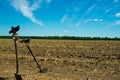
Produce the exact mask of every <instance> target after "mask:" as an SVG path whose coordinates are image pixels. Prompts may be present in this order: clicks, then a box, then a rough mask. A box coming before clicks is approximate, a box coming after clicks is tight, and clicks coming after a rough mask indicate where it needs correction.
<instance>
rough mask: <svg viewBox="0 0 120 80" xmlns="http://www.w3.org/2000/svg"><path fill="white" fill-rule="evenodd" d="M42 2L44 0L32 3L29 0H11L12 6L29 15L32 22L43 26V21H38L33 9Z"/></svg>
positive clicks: (26, 15) (24, 14)
mask: <svg viewBox="0 0 120 80" xmlns="http://www.w3.org/2000/svg"><path fill="white" fill-rule="evenodd" d="M41 2H42V0H37V1H36V2H34V3H32V5H30V2H29V1H28V0H11V4H12V6H13V7H14V8H15V9H16V10H17V11H20V12H21V13H22V15H23V16H25V17H27V18H28V19H30V20H31V21H32V22H34V23H36V24H39V25H40V26H43V23H42V22H41V21H38V20H37V19H36V18H35V17H34V14H33V11H34V10H36V9H38V8H39V7H40V3H41Z"/></svg>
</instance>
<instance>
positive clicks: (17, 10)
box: [0, 0, 120, 37]
mask: <svg viewBox="0 0 120 80" xmlns="http://www.w3.org/2000/svg"><path fill="white" fill-rule="evenodd" d="M17 25H20V31H19V32H18V34H19V35H20V36H87V37H88V36H90V37H120V0H0V36H5V35H10V34H8V32H9V30H10V27H11V26H17Z"/></svg>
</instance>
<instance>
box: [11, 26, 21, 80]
mask: <svg viewBox="0 0 120 80" xmlns="http://www.w3.org/2000/svg"><path fill="white" fill-rule="evenodd" d="M19 29H20V27H19V25H17V26H16V27H13V26H12V27H11V30H10V31H9V34H11V33H12V37H13V40H14V45H15V54H16V73H15V77H16V80H22V77H21V75H20V74H18V73H19V63H18V62H19V60H18V52H17V41H18V33H17V31H19Z"/></svg>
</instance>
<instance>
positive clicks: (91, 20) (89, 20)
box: [87, 18, 103, 22]
mask: <svg viewBox="0 0 120 80" xmlns="http://www.w3.org/2000/svg"><path fill="white" fill-rule="evenodd" d="M102 21H103V19H98V18H94V19H88V20H87V22H102Z"/></svg>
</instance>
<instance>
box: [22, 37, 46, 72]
mask: <svg viewBox="0 0 120 80" xmlns="http://www.w3.org/2000/svg"><path fill="white" fill-rule="evenodd" d="M29 42H30V38H26V39H23V40H22V41H21V43H25V45H26V47H27V48H28V50H29V52H30V54H31V55H32V57H33V59H34V61H35V63H36V65H37V67H38V68H39V71H40V73H47V71H48V69H47V68H41V66H40V65H39V64H38V62H37V60H36V58H35V56H34V54H33V52H32V50H31V48H30V46H29V44H28V43H29Z"/></svg>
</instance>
